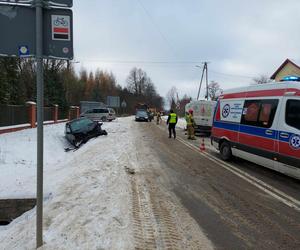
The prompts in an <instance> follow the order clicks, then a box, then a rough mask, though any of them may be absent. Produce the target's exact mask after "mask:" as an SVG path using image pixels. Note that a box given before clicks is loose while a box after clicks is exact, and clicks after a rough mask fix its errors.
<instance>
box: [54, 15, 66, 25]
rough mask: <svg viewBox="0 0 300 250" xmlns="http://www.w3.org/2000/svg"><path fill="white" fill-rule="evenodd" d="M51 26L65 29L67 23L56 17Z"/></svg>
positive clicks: (63, 19) (62, 18)
mask: <svg viewBox="0 0 300 250" xmlns="http://www.w3.org/2000/svg"><path fill="white" fill-rule="evenodd" d="M53 24H54V25H55V26H63V27H67V26H68V25H69V22H68V21H67V20H66V19H65V18H64V17H59V16H57V17H56V19H55V20H54V22H53Z"/></svg>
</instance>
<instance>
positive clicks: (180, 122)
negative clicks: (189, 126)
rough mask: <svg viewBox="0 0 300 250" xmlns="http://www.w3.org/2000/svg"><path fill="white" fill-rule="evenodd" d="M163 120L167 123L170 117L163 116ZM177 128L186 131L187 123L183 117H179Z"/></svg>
mask: <svg viewBox="0 0 300 250" xmlns="http://www.w3.org/2000/svg"><path fill="white" fill-rule="evenodd" d="M162 120H163V121H167V120H168V116H162ZM176 127H177V128H182V129H185V128H186V121H185V119H184V118H182V117H179V118H178V121H177V124H176Z"/></svg>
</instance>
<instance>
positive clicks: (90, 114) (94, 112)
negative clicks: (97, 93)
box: [80, 108, 116, 122]
mask: <svg viewBox="0 0 300 250" xmlns="http://www.w3.org/2000/svg"><path fill="white" fill-rule="evenodd" d="M80 116H81V117H86V118H89V119H91V120H93V121H102V122H106V121H112V120H115V119H116V112H115V111H114V109H112V108H95V109H90V110H87V111H85V112H84V113H82V114H81V115H80Z"/></svg>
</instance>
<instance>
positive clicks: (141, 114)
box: [136, 111, 148, 116]
mask: <svg viewBox="0 0 300 250" xmlns="http://www.w3.org/2000/svg"><path fill="white" fill-rule="evenodd" d="M136 115H137V116H147V115H148V114H147V112H146V111H138V112H137V113H136Z"/></svg>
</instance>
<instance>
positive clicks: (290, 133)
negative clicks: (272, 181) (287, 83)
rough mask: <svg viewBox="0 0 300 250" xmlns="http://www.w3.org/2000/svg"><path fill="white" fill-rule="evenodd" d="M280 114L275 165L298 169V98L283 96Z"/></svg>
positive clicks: (299, 156) (299, 142)
mask: <svg viewBox="0 0 300 250" xmlns="http://www.w3.org/2000/svg"><path fill="white" fill-rule="evenodd" d="M280 113H281V114H280V121H279V123H278V137H277V151H278V162H277V164H276V165H277V167H278V168H282V167H285V166H293V167H296V168H299V169H300V97H297V96H295V97H293V96H284V97H283V102H282V107H281V112H280ZM299 169H298V171H299Z"/></svg>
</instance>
